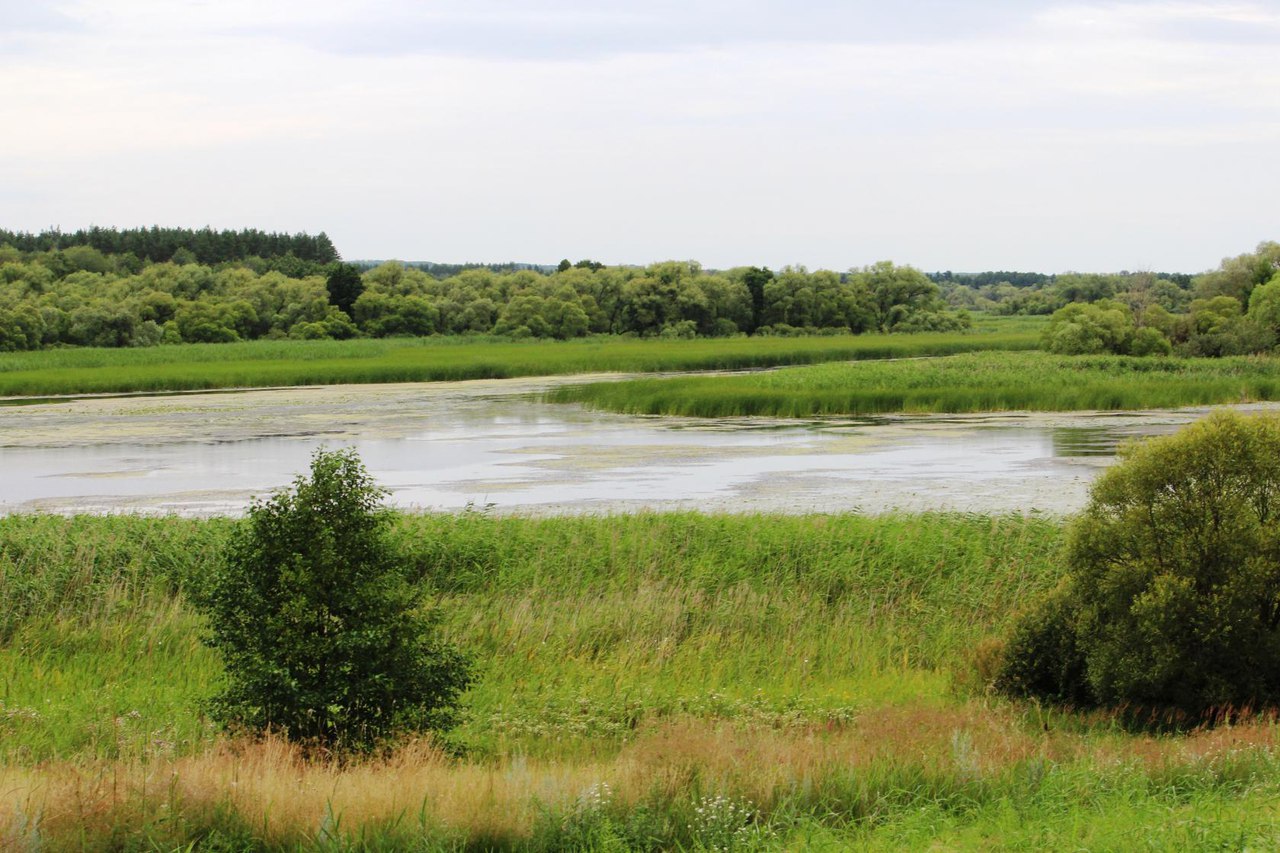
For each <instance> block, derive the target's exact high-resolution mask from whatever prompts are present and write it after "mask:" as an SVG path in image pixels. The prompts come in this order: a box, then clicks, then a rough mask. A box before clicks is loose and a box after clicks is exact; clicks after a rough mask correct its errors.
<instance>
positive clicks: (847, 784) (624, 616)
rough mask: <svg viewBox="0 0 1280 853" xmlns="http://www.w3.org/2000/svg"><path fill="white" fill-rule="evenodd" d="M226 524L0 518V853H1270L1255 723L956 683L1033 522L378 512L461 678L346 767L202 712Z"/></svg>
mask: <svg viewBox="0 0 1280 853" xmlns="http://www.w3.org/2000/svg"><path fill="white" fill-rule="evenodd" d="M232 524H233V522H228V521H222V520H217V521H195V520H183V519H174V518H163V519H157V518H136V517H111V518H88V517H82V518H70V519H67V518H59V517H49V516H29V517H10V518H5V519H0V568H3V573H0V619H2V620H3V623H2V624H4V625H5V626H6V628H5V631H6V633H5V636H4V642H3V644H2V645H0V690H2V691H3V692H0V703H2V706H0V791H3V796H0V847H3V848H6V849H40V850H62V849H70V850H82V849H84V850H122V849H161V850H172V849H183V848H185V847H187V846H188V845H195V848H194V849H206V850H259V849H262V850H300V849H325V850H414V849H419V850H464V849H471V850H486V849H499V850H501V849H520V850H563V849H596V850H621V849H653V850H656V849H710V848H712V847H724V846H726V845H727V846H730V847H731V848H732V849H775V848H777V849H783V848H787V849H796V848H797V847H817V848H821V847H822V846H823V845H826V846H828V847H830V848H831V849H848V848H849V847H866V848H873V849H874V848H881V849H902V848H919V847H927V846H929V845H931V844H935V843H937V844H942V845H943V846H950V847H957V848H969V849H990V848H992V847H1000V846H1003V845H1007V846H1010V847H1014V848H1017V847H1022V848H1033V847H1046V846H1047V847H1055V848H1057V847H1064V846H1083V847H1096V846H1111V847H1117V846H1134V845H1137V846H1140V847H1141V846H1143V845H1146V846H1154V847H1156V848H1157V849H1161V848H1163V849H1174V848H1177V849H1196V848H1197V847H1203V846H1212V845H1215V844H1218V845H1225V846H1227V847H1232V846H1235V847H1240V846H1244V845H1253V846H1255V847H1268V846H1274V844H1275V843H1276V842H1277V840H1280V836H1278V835H1277V825H1276V816H1275V803H1276V801H1277V800H1276V797H1277V796H1278V795H1280V785H1278V781H1280V776H1277V770H1278V769H1280V768H1277V766H1276V762H1277V759H1276V747H1277V743H1278V741H1277V738H1278V736H1280V732H1278V730H1277V727H1276V725H1275V724H1274V723H1272V722H1271V721H1270V720H1268V719H1259V720H1255V721H1245V722H1237V723H1235V724H1233V725H1228V726H1224V727H1220V728H1218V729H1214V730H1211V731H1200V732H1195V733H1192V734H1191V735H1183V736H1172V735H1151V734H1148V735H1135V734H1132V733H1130V732H1129V731H1128V730H1126V729H1125V728H1124V727H1123V726H1121V725H1119V724H1118V723H1117V721H1116V720H1114V719H1111V718H1109V717H1107V716H1106V715H1101V714H1094V715H1092V716H1082V715H1076V714H1072V713H1068V712H1063V711H1050V710H1046V709H1037V708H1034V707H1026V706H1017V705H1013V704H1009V703H1007V702H1005V701H1003V700H1000V699H996V698H993V697H991V696H988V695H987V694H986V692H985V691H984V689H983V685H982V684H981V683H972V682H970V681H966V680H965V679H964V678H961V679H956V678H953V674H955V673H957V672H962V671H964V670H965V669H966V667H967V666H968V664H967V661H968V659H969V655H970V652H969V650H970V649H971V648H973V647H974V646H975V645H976V644H978V643H979V641H981V640H982V639H983V638H984V637H988V636H991V635H992V634H995V633H999V632H1000V631H1002V630H1003V628H1004V626H1006V625H1007V624H1008V623H1009V620H1010V618H1011V617H1012V615H1013V613H1014V612H1015V611H1016V610H1017V608H1018V607H1019V606H1020V605H1021V604H1022V603H1024V602H1026V601H1028V600H1029V599H1030V598H1032V597H1033V596H1034V595H1035V594H1036V593H1037V592H1039V591H1040V590H1043V589H1045V588H1046V587H1047V586H1049V585H1052V584H1053V583H1055V582H1056V580H1057V578H1058V577H1059V573H1060V568H1059V566H1058V561H1057V559H1056V554H1057V552H1058V548H1059V545H1060V541H1061V527H1060V525H1059V524H1058V523H1057V522H1053V521H1046V520H1039V519H1034V518H1032V519H1028V518H1021V517H1010V518H989V517H983V516H967V515H922V516H889V517H879V518H864V517H858V516H807V517H777V516H708V515H698V514H647V515H637V516H618V517H602V518H561V519H527V518H524V519H522V518H493V517H489V516H486V515H483V514H479V513H463V514H460V515H457V516H402V517H400V518H399V519H398V520H397V523H396V526H395V537H396V547H397V549H398V550H399V551H400V552H401V553H402V554H403V555H404V560H405V564H406V566H407V567H408V570H409V571H411V572H412V573H413V574H414V575H415V577H416V578H417V580H418V581H419V582H421V583H423V584H426V585H428V586H429V588H430V589H431V590H432V591H433V600H434V603H435V604H436V605H437V606H439V607H440V608H441V611H442V613H443V614H444V617H445V624H444V628H445V630H446V631H447V633H448V634H449V637H450V638H451V639H452V640H454V641H455V642H457V643H458V644H459V645H461V646H463V647H464V648H467V649H469V650H471V652H472V653H473V655H474V657H475V658H476V660H477V664H478V667H479V673H478V674H479V684H478V685H477V686H476V687H475V688H474V689H473V690H472V691H471V693H470V695H469V697H468V704H469V705H470V708H471V713H470V718H469V719H468V720H467V722H466V723H465V724H464V725H463V726H462V727H461V728H460V729H459V730H458V731H457V732H456V734H455V743H454V744H453V746H460V747H461V748H462V750H463V752H462V755H463V757H462V758H461V759H457V758H453V757H450V754H448V753H446V752H445V751H443V750H442V749H441V746H440V745H438V744H432V743H429V742H425V741H423V742H414V743H407V744H403V745H402V746H400V747H399V748H398V749H396V750H393V751H392V752H390V753H388V754H384V755H381V756H377V757H375V758H373V759H370V760H367V761H358V762H350V761H345V762H344V761H339V760H333V761H304V760H303V758H302V756H301V755H300V754H299V753H297V752H296V751H295V750H294V749H293V748H292V747H290V746H289V745H288V744H285V743H282V742H279V741H277V740H273V739H270V738H268V739H267V740H265V741H260V742H240V741H236V740H232V739H228V738H227V737H226V736H224V735H222V734H220V733H218V732H217V731H216V730H215V729H214V728H213V727H211V726H210V725H209V724H208V722H207V721H206V720H204V719H203V718H202V716H201V715H200V713H199V703H200V700H201V699H202V698H203V697H204V696H207V695H209V693H210V692H211V690H212V687H213V685H214V684H215V683H216V680H217V679H218V678H219V676H220V673H219V668H218V662H217V661H216V659H214V658H213V656H212V655H210V654H209V653H208V651H207V650H206V649H204V647H203V646H201V645H200V644H199V642H198V634H199V631H200V630H201V629H202V626H201V621H200V619H199V617H198V616H197V615H196V614H195V613H194V612H193V610H192V608H191V607H190V605H189V604H188V601H189V598H190V596H191V595H193V594H195V593H196V592H197V591H198V590H199V589H200V585H201V583H202V582H203V579H204V578H205V577H207V574H208V572H209V571H210V569H211V567H212V565H213V564H214V563H215V562H216V560H217V559H218V555H219V553H220V551H221V549H222V547H223V544H224V543H225V541H226V537H227V535H228V533H229V531H230V529H231V525H232ZM15 591H21V594H11V593H14V592H15ZM699 809H702V811H699ZM1215 849H1216V848H1215Z"/></svg>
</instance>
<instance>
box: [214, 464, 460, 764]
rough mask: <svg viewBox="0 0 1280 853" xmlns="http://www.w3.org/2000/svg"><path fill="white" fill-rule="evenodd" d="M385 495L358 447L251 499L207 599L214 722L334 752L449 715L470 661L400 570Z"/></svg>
mask: <svg viewBox="0 0 1280 853" xmlns="http://www.w3.org/2000/svg"><path fill="white" fill-rule="evenodd" d="M383 497H384V492H383V490H382V489H380V488H378V487H377V486H376V485H375V484H374V482H373V480H372V478H371V477H370V475H369V474H368V472H367V471H366V470H365V468H364V466H363V465H362V464H361V462H360V460H359V457H358V456H357V455H356V453H355V451H353V450H346V451H338V452H327V451H324V450H320V451H317V452H316V454H315V455H314V457H313V458H312V461H311V476H310V478H305V477H301V476H300V477H298V478H297V479H296V480H295V481H294V484H293V488H292V489H286V490H282V491H280V492H277V493H276V494H274V495H272V496H271V498H269V499H268V500H265V501H257V502H255V503H254V504H253V505H252V506H251V507H250V509H249V517H248V519H247V521H246V522H245V524H244V525H243V526H242V527H241V528H240V529H239V530H238V531H237V533H236V534H235V535H234V536H233V537H232V540H231V544H230V547H229V553H228V555H227V559H226V562H225V565H224V567H223V568H222V570H221V571H220V572H219V573H218V575H217V576H216V577H215V578H214V580H213V582H212V584H211V586H210V589H209V591H208V592H207V593H206V594H205V595H204V596H203V598H204V602H203V604H204V608H205V610H206V611H207V612H208V614H209V621H210V627H211V632H210V636H209V638H208V643H209V645H211V646H212V647H213V648H214V649H216V650H217V651H218V652H220V653H221V655H222V657H223V660H224V662H225V664H226V677H227V683H226V687H225V690H224V691H223V692H222V693H221V694H220V695H219V696H217V697H216V698H215V699H214V701H213V704H212V710H213V714H214V716H215V717H216V718H217V719H218V720H220V721H221V722H223V723H224V724H226V725H228V726H229V727H232V728H235V729H243V730H248V731H251V732H257V733H260V732H265V731H268V730H271V731H279V732H280V733H282V734H284V735H285V736H286V737H288V738H289V739H291V740H295V741H301V742H304V743H307V744H311V745H315V746H321V747H325V748H339V749H367V748H370V747H372V746H375V745H377V744H378V743H380V742H382V741H384V740H385V739H387V738H389V737H392V736H395V735H397V734H401V733H405V732H416V731H425V730H442V729H444V728H447V727H448V726H449V725H450V724H451V723H452V717H453V711H454V709H455V707H456V705H457V700H458V696H459V694H460V693H461V692H462V691H463V690H464V689H465V688H466V687H467V685H468V684H469V682H470V674H469V668H468V664H467V662H466V661H465V659H464V658H463V657H462V656H461V655H460V654H459V653H458V652H457V651H456V650H454V649H452V648H450V647H448V646H446V645H443V644H441V643H440V642H439V641H438V640H437V639H436V636H435V635H436V630H435V628H436V626H435V618H434V615H433V614H431V613H430V612H428V611H426V610H424V609H423V608H422V606H421V605H422V602H421V600H420V592H419V591H418V590H417V589H416V588H415V587H413V586H412V585H411V584H410V583H409V582H408V581H407V580H406V578H405V576H404V574H403V572H402V570H401V568H400V566H399V565H398V564H397V561H396V559H395V555H394V551H393V548H392V546H391V544H390V543H389V541H388V538H387V525H388V522H389V520H390V519H389V513H388V510H386V509H385V508H384V507H383V505H382V499H383Z"/></svg>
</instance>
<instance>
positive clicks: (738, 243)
mask: <svg viewBox="0 0 1280 853" xmlns="http://www.w3.org/2000/svg"><path fill="white" fill-rule="evenodd" d="M582 8H587V7H583V6H581V4H572V3H568V2H560V3H539V4H536V5H533V4H528V3H524V4H513V3H500V2H492V0H488V2H476V3H461V2H450V3H429V4H408V5H400V6H396V5H393V4H390V3H386V2H382V3H373V4H352V3H340V2H319V3H307V4H301V3H291V2H277V3H253V4H250V3H247V2H242V0H229V2H221V3H212V2H209V3H171V2H141V0H130V2H113V3H111V4H106V3H97V2H95V3H80V4H77V5H74V6H65V7H62V6H60V7H59V9H60V10H62V11H63V12H65V15H64V17H63V18H61V19H59V20H73V21H74V23H75V24H76V26H77V27H78V29H70V30H62V31H57V30H53V31H50V30H48V29H46V30H45V31H42V32H39V33H35V34H33V35H31V37H30V38H31V39H33V41H29V42H28V45H29V47H30V46H31V45H34V46H35V49H28V50H27V51H26V52H24V53H20V54H16V55H14V56H10V57H9V58H7V59H5V58H0V87H2V88H3V89H4V90H5V91H6V93H7V96H6V98H5V99H0V126H4V127H6V129H7V132H6V134H4V135H3V136H0V186H5V187H6V188H7V194H6V199H7V201H6V205H5V207H6V210H7V213H8V216H9V217H12V218H11V219H10V220H9V221H6V222H4V223H0V225H4V226H5V227H19V228H39V227H42V226H44V225H47V224H50V223H55V222H56V223H61V224H63V225H65V226H68V227H74V226H76V225H80V224H87V223H88V222H89V221H94V222H97V223H99V224H111V223H119V224H122V225H125V224H146V223H151V222H161V221H163V222H170V223H175V224H181V223H185V224H204V223H205V222H211V223H214V224H217V225H221V226H227V227H237V226H240V225H255V226H260V227H280V228H285V229H287V230H298V229H300V228H304V227H305V228H310V229H312V230H318V229H320V228H324V229H326V230H327V231H328V232H329V233H330V234H331V235H333V236H334V237H335V239H336V240H337V242H338V244H339V246H340V247H341V248H342V249H343V250H344V252H345V253H346V254H347V255H348V256H364V257H368V256H379V255H399V256H414V257H429V258H433V259H437V260H456V259H464V258H472V259H478V258H487V259H491V260H497V259H524V260H546V259H548V258H550V259H553V260H554V259H555V258H558V257H561V256H563V255H566V254H569V255H573V256H574V257H578V256H583V255H592V256H598V257H601V258H602V259H605V260H609V261H616V262H624V261H625V262H643V261H647V260H650V259H653V258H657V257H698V258H700V259H702V260H703V261H705V262H706V263H708V264H713V265H728V264H735V263H757V262H758V263H771V264H774V265H777V264H780V263H786V262H801V263H807V264H809V265H811V266H817V265H825V266H833V267H845V266H850V265H854V264H862V263H867V262H870V261H874V260H876V259H879V258H883V257H893V258H894V259H895V260H899V261H904V262H913V263H917V264H919V265H922V266H926V267H935V266H937V267H952V268H956V269H961V268H969V269H972V268H975V267H983V266H1000V267H1009V266H1014V265H1015V263H1014V260H1015V259H1017V260H1018V263H1017V264H1016V265H1022V266H1032V267H1039V268H1043V269H1054V268H1063V267H1067V266H1070V267H1075V268H1095V269H1096V268H1101V269H1105V268H1118V267H1130V268H1137V267H1139V266H1142V265H1149V266H1154V267H1159V268H1166V269H1169V268H1186V269H1198V268H1201V267H1203V266H1208V265H1211V264H1212V263H1214V262H1216V260H1217V259H1218V258H1219V257H1220V256H1222V255H1224V254H1229V253H1233V252H1237V251H1243V250H1244V249H1247V248H1249V247H1250V246H1252V245H1253V244H1254V243H1256V242H1257V241H1258V240H1260V239H1263V238H1265V237H1268V236H1270V237H1273V238H1274V237H1275V236H1277V235H1276V234H1275V233H1274V231H1276V230H1280V229H1277V225H1278V224H1280V223H1278V222H1277V218H1276V215H1275V214H1274V213H1273V212H1272V209H1273V207H1274V205H1273V204H1271V203H1270V202H1269V199H1270V198H1273V197H1274V195H1275V190H1276V189H1280V188H1278V187H1276V186H1275V184H1276V182H1277V178H1276V177H1275V176H1274V174H1273V173H1274V167H1273V166H1272V165H1271V159H1272V157H1271V155H1270V154H1269V153H1268V152H1270V151H1273V150H1275V145H1276V142H1277V124H1276V120H1275V119H1274V116H1276V115H1277V112H1276V110H1277V108H1280V66H1278V65H1277V63H1275V61H1274V56H1275V47H1276V40H1277V38H1276V36H1275V33H1276V31H1277V30H1276V19H1277V13H1276V12H1275V10H1274V9H1273V8H1272V7H1270V6H1266V5H1261V4H1250V3H1223V4H1214V3H1200V4H1191V3H1146V4H1142V3H1121V4H1099V3H1095V4H1088V5H1082V4H1070V5H1066V4H1061V5H1053V6H1050V5H1049V4H1009V3H1005V4H980V3H973V4H954V3H950V4H943V3H922V4H918V5H917V8H916V9H915V11H916V12H917V13H919V11H920V10H922V9H924V10H933V11H934V12H937V16H936V18H935V20H933V21H932V22H926V25H923V26H921V25H918V23H919V22H918V21H917V20H916V19H915V18H913V17H912V16H911V15H910V14H905V13H901V12H896V13H894V14H892V15H891V14H889V13H887V12H885V11H884V10H885V9H887V8H890V7H887V6H885V5H883V4H876V5H874V6H873V5H872V4H860V3H855V4H844V3H814V4H798V5H794V6H792V7H789V8H791V9H792V10H793V12H792V13H791V14H789V15H786V16H782V15H781V14H780V13H779V12H778V11H777V10H778V8H780V7H779V6H778V5H777V4H773V3H769V2H756V3H751V4H747V5H745V6H743V5H740V4H739V5H734V6H733V7H732V8H733V9H737V10H738V14H737V15H735V14H733V13H732V11H731V7H730V6H729V5H727V4H720V3H699V4H692V5H687V4H680V5H677V4H674V3H670V4H656V5H655V4H642V3H623V2H613V3H605V4H591V5H590V6H589V9H590V11H589V12H581V11H579V10H580V9H582ZM894 8H896V7H894ZM1015 8H1016V9H1017V10H1021V11H1020V13H1019V14H1013V13H1012V12H1011V10H1012V9H1015ZM957 9H959V10H961V11H968V12H970V15H969V19H968V20H966V21H964V22H963V23H962V24H961V23H956V22H957V21H958V20H959V19H960V18H962V17H964V16H963V15H960V13H959V12H957V11H956V10H957ZM948 10H949V11H948ZM909 11H910V10H909ZM948 16H949V17H948ZM664 22H665V23H666V24H667V26H666V28H665V29H664V26H663V25H664ZM682 27H683V28H684V30H685V31H678V30H680V28H682ZM433 28H434V29H435V30H439V32H441V33H444V34H445V35H447V36H449V37H450V38H457V39H461V40H462V41H459V42H457V43H455V44H452V45H449V46H448V49H445V48H444V47H442V45H441V43H440V38H441V37H440V36H439V34H438V33H437V35H436V36H430V33H431V32H432V31H434V30H433ZM1224 28H1225V29H1224ZM666 30H671V32H667V31H666ZM424 33H426V34H427V36H430V37H424V36H423V34H424ZM1268 33H1270V34H1271V35H1270V36H1268V35H1267V34H1268ZM344 34H349V35H351V36H352V38H351V42H352V43H353V44H354V47H353V46H352V45H350V44H349V45H346V46H344V44H343V43H342V42H343V37H344ZM379 38H388V39H390V43H389V45H388V47H387V49H386V50H381V51H380V50H378V49H377V40H378V39H379ZM486 38H488V39H490V41H489V42H485V41H484V39H486ZM466 39H471V41H466ZM512 39H515V40H516V42H520V44H523V45H524V47H521V46H520V44H516V43H515V42H513V41H512ZM590 39H595V40H596V42H597V44H596V45H595V46H596V47H597V48H598V49H595V50H592V49H587V48H588V47H590V45H586V44H585V41H586V40H590ZM477 40H479V41H477ZM579 41H581V42H584V44H581V45H577V46H576V47H575V45H576V44H577V42H579ZM495 44H496V45H497V46H498V47H499V48H501V49H496V50H495V48H494V45H495ZM513 45H514V46H513ZM566 45H567V46H568V47H567V48H564V46H566ZM348 48H351V49H348ZM561 48H564V49H561ZM1246 175H1247V176H1251V178H1252V181H1251V185H1250V186H1248V187H1247V189H1246V188H1245V187H1244V186H1242V184H1243V181H1244V180H1245V176H1246ZM1138 212H1140V213H1138ZM15 219H16V221H15ZM1268 229H1271V230H1272V232H1273V233H1271V234H1268V233H1267V230H1268ZM1049 235H1052V236H1049ZM1133 255H1140V257H1134V256H1133Z"/></svg>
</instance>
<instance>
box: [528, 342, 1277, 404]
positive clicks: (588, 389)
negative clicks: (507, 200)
mask: <svg viewBox="0 0 1280 853" xmlns="http://www.w3.org/2000/svg"><path fill="white" fill-rule="evenodd" d="M1277 368H1280V361H1277V360H1276V359H1275V358H1271V357H1264V356H1257V357H1241V358H1221V359H1208V358H1203V359H1175V358H1133V357H1126V356H1055V355H1049V354H1047V353H1039V352H983V353H967V354H962V355H954V356H950V357H946V358H934V359H921V360H906V361H892V362H865V363H855V364H850V363H844V364H823V365H815V366H810V367H796V368H786V369H781V370H774V371H768V372H765V373H756V374H750V375H742V376H681V377H671V378H665V379H659V378H654V379H635V380H628V381H624V382H597V383H590V384H584V385H573V386H566V387H563V388H558V389H556V390H554V391H552V392H550V393H549V394H548V399H550V400H553V401H555V402H562V403H569V402H577V403H585V404H586V405H588V406H591V407H593V408H599V409H608V410H610V411H616V412H625V413H629V414H650V415H685V416H692V417H731V416H742V415H764V416H771V417H811V416H818V415H871V414H880V413H890V412H920V413H925V412H988V411H1018V410H1031V411H1081V410H1094V409H1099V410H1115V409H1154V408H1172V407H1177V406H1191V405H1208V404H1218V403H1239V402H1247V401H1258V400H1277V399H1280V370H1278V369H1277Z"/></svg>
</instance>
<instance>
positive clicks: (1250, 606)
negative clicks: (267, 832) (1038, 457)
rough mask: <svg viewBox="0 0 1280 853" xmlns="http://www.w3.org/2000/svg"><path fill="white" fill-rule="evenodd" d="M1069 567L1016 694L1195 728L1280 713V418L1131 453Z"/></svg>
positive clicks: (1012, 670)
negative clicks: (1223, 718) (1184, 717)
mask: <svg viewBox="0 0 1280 853" xmlns="http://www.w3.org/2000/svg"><path fill="white" fill-rule="evenodd" d="M1066 556H1067V560H1068V566H1069V569H1070V573H1069V576H1068V579H1067V581H1066V582H1065V584H1064V585H1063V587H1062V588H1060V589H1059V590H1058V591H1056V592H1055V593H1054V594H1053V595H1052V596H1051V597H1050V598H1049V599H1048V601H1047V602H1046V603H1044V604H1042V605H1041V606H1040V607H1039V608H1037V609H1035V610H1033V611H1032V612H1030V613H1029V614H1027V615H1026V616H1024V617H1023V619H1022V620H1021V621H1020V622H1019V623H1018V625H1017V627H1016V628H1015V630H1014V633H1013V637H1012V639H1011V641H1010V643H1009V644H1008V647H1007V649H1006V653H1005V658H1004V663H1003V666H1002V669H1001V672H1000V674H999V677H998V679H997V686H999V687H1000V688H1002V689H1003V690H1004V691H1006V692H1009V693H1012V694H1016V695H1029V696H1035V697H1039V698H1042V699H1045V700H1048V701H1057V702H1062V701H1067V702H1072V703H1076V704H1102V705H1109V706H1118V705H1128V706H1138V707H1142V708H1152V709H1155V708H1159V709H1174V710H1177V711H1179V712H1181V713H1184V714H1188V715H1192V716H1200V715H1204V714H1208V713H1212V712H1215V711H1222V710H1224V709H1230V708H1236V709H1239V708H1242V707H1255V708H1256V707H1259V706H1274V705H1276V704H1277V703H1280V418H1277V417H1276V416H1254V417H1244V416H1241V415H1238V414H1235V413H1232V412H1219V413H1215V414H1213V415H1211V416H1210V417H1208V418H1206V419H1205V420H1203V421H1201V422H1199V423H1196V424H1194V425H1192V426H1190V427H1187V428H1186V429H1184V430H1183V431H1181V432H1179V433H1177V434H1176V435H1173V436H1168V437H1165V438H1159V439H1152V440H1149V441H1147V442H1145V443H1143V444H1140V445H1137V446H1132V447H1129V448H1127V449H1126V450H1125V451H1124V452H1123V453H1122V460H1121V461H1120V462H1119V463H1118V464H1116V465H1115V466H1113V467H1112V468H1111V469H1109V470H1108V471H1106V472H1105V473H1104V474H1103V475H1102V476H1100V477H1099V478H1098V480H1097V481H1096V482H1095V484H1094V486H1093V490H1092V492H1091V495H1090V500H1089V504H1088V507H1087V508H1086V509H1085V511H1084V513H1083V514H1082V515H1081V516H1080V517H1079V518H1078V519H1077V520H1076V521H1075V523H1074V524H1073V525H1072V528H1071V530H1070V534H1069V537H1068V545H1067V551H1066Z"/></svg>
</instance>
